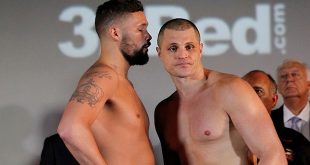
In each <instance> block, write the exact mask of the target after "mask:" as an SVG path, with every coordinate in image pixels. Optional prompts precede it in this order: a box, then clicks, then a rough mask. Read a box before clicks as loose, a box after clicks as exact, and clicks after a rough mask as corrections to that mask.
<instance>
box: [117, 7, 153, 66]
mask: <svg viewBox="0 0 310 165" xmlns="http://www.w3.org/2000/svg"><path fill="white" fill-rule="evenodd" d="M147 25H148V23H147V20H146V17H145V15H144V13H143V12H135V13H131V14H129V16H128V17H127V18H125V19H123V21H122V29H121V30H122V39H121V43H120V50H121V52H122V54H123V56H124V58H125V59H126V60H127V62H128V63H129V65H143V64H146V63H147V62H148V60H149V56H148V47H149V46H150V45H151V42H150V40H151V39H152V37H151V36H150V34H149V33H148V31H147Z"/></svg>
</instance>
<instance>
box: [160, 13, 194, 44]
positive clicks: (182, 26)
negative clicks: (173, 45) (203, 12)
mask: <svg viewBox="0 0 310 165" xmlns="http://www.w3.org/2000/svg"><path fill="white" fill-rule="evenodd" d="M189 28H193V29H194V30H195V32H196V34H197V38H198V40H199V41H200V33H199V30H198V28H197V27H196V25H195V24H194V23H193V22H191V21H190V20H187V19H183V18H175V19H171V20H169V21H167V22H166V23H164V25H163V26H162V27H161V28H160V30H159V33H158V37H157V45H158V46H159V44H160V43H161V39H162V36H163V34H164V31H165V30H166V29H173V30H180V31H181V30H186V29H189Z"/></svg>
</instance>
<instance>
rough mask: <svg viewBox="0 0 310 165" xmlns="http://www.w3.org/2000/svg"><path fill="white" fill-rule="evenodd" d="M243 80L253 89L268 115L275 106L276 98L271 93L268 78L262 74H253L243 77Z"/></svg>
mask: <svg viewBox="0 0 310 165" xmlns="http://www.w3.org/2000/svg"><path fill="white" fill-rule="evenodd" d="M243 79H244V80H245V81H247V82H248V83H249V84H250V85H251V86H252V87H253V89H254V90H255V92H256V93H257V95H258V96H259V98H260V99H261V100H262V102H263V103H264V105H265V107H266V109H267V110H268V113H269V114H270V113H271V110H272V109H273V108H274V107H275V105H276V104H277V100H278V96H277V95H276V94H275V93H274V92H273V90H272V83H271V81H270V80H269V78H268V76H267V75H265V74H264V73H260V72H254V73H251V74H248V75H246V76H244V77H243Z"/></svg>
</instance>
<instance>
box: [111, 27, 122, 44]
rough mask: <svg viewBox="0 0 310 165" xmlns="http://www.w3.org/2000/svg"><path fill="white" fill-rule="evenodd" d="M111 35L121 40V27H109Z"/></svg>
mask: <svg viewBox="0 0 310 165" xmlns="http://www.w3.org/2000/svg"><path fill="white" fill-rule="evenodd" d="M109 35H110V36H111V37H112V38H113V39H114V40H118V41H119V40H121V39H120V38H121V32H120V29H119V28H117V27H113V26H112V27H110V28H109Z"/></svg>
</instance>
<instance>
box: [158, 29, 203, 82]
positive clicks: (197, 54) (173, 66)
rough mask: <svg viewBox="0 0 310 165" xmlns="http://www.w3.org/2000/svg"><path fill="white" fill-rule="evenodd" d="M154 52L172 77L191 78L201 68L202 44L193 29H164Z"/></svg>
mask: <svg viewBox="0 0 310 165" xmlns="http://www.w3.org/2000/svg"><path fill="white" fill-rule="evenodd" d="M156 50H157V53H158V56H159V57H160V59H161V61H162V62H163V64H164V67H165V69H166V70H167V72H168V73H169V74H171V75H172V76H175V77H181V78H182V77H187V76H191V75H193V74H194V73H195V70H196V69H197V68H198V67H201V56H202V44H201V43H200V41H199V39H198V37H197V35H196V33H195V31H194V29H193V28H188V29H185V30H173V29H165V31H164V33H163V36H162V39H161V43H159V45H158V47H157V48H156Z"/></svg>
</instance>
